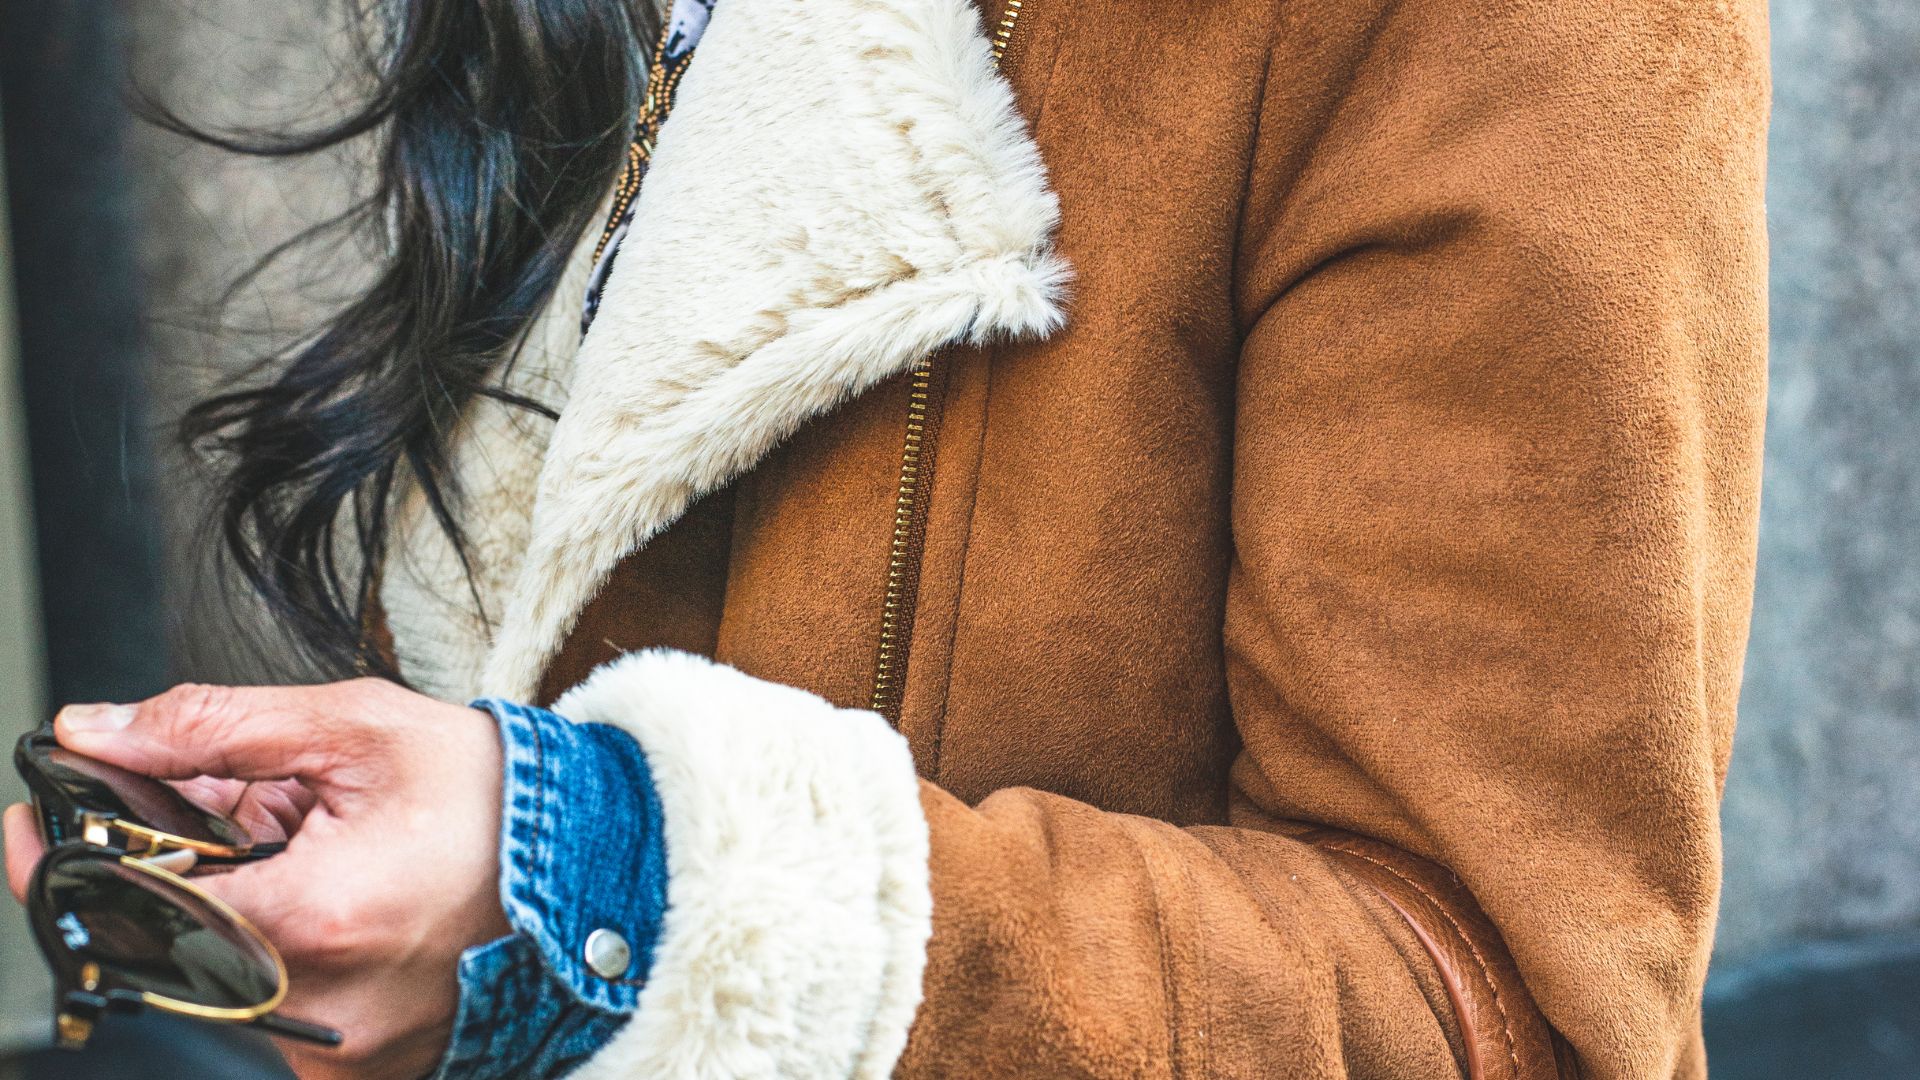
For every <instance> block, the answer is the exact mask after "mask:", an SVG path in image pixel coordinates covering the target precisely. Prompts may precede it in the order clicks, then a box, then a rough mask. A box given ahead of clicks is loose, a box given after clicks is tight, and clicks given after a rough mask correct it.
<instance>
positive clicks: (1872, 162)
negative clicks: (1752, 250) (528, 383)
mask: <svg viewBox="0 0 1920 1080" xmlns="http://www.w3.org/2000/svg"><path fill="white" fill-rule="evenodd" d="M335 11H336V7H335V5H332V4H328V3H325V2H323V0H139V2H138V3H134V2H132V0H121V2H120V3H118V4H115V3H107V2H100V0H0V104H4V110H5V111H4V118H5V123H6V125H7V127H6V166H7V169H8V170H9V172H10V173H11V176H12V186H13V193H12V221H13V232H14V243H13V262H14V268H13V273H14V274H15V275H16V276H17V277H18V280H19V286H18V292H19V297H20V302H19V305H18V306H19V320H18V321H19V324H20V325H19V335H18V336H19V345H20V350H19V352H20V357H21V366H20V368H19V371H20V376H21V377H20V385H19V387H14V386H12V385H11V384H10V383H9V382H8V381H7V380H8V379H9V378H10V377H11V373H12V371H13V365H12V364H0V394H4V395H6V396H7V397H9V398H10V399H11V400H9V401H7V402H4V403H0V404H4V407H0V511H4V512H3V513H0V678H5V679H6V680H7V684H8V685H9V686H10V687H15V688H18V689H17V690H16V692H15V694H14V703H15V709H16V722H15V726H18V724H19V723H24V722H26V720H27V719H28V718H29V717H30V716H32V715H36V714H35V712H34V709H33V707H32V706H31V704H30V703H32V702H34V701H35V700H37V698H36V694H37V693H38V691H37V689H36V687H37V685H38V682H39V681H40V675H39V666H38V657H39V656H40V655H41V652H40V650H41V649H42V648H43V647H44V649H45V654H46V655H47V656H48V657H49V658H50V664H49V665H48V667H47V669H46V671H47V674H46V676H45V684H46V686H47V690H48V698H49V700H51V701H52V702H53V703H55V704H57V703H59V702H62V701H68V700H81V699H89V700H92V699H99V698H105V697H120V696H125V695H128V694H137V693H144V692H149V691H151V690H153V689H157V688H158V687H159V686H160V685H163V684H164V683H165V682H166V681H168V680H171V679H176V678H184V677H193V678H201V679H215V680H220V679H229V680H238V679H244V678H247V677H248V676H249V675H253V674H256V673H257V672H258V671H260V670H261V668H260V663H259V661H260V656H259V655H258V650H259V648H260V646H259V645H258V642H260V641H261V640H263V635H262V633H261V632H260V628H258V627H257V626H256V627H255V629H254V630H253V631H251V632H247V633H236V632H235V630H234V620H235V619H238V620H240V621H241V622H243V623H245V622H247V621H248V620H249V619H251V618H253V617H252V616H251V615H250V613H249V612H248V611H246V610H245V607H244V604H238V605H237V610H236V604H235V603H234V602H229V601H227V600H223V599H221V598H219V590H217V589H216V588H214V587H213V583H212V582H211V581H210V579H209V576H208V574H207V571H206V568H205V563H204V561H203V560H204V554H205V551H206V549H207V547H208V545H207V544H205V543H204V542H203V539H202V530H203V528H204V522H203V521H201V520H199V518H198V517H197V516H196V515H197V513H198V505H199V504H198V503H197V501H196V500H195V499H194V497H193V494H194V492H195V490H196V486H197V484H198V483H199V481H198V479H197V478H196V477H194V476H193V475H192V474H191V472H190V471H188V470H184V469H182V468H181V467H180V463H179V459H178V458H177V457H175V456H172V455H171V452H170V451H169V450H167V448H166V447H165V445H164V441H163V440H162V439H161V438H160V436H159V434H158V429H159V422H160V421H161V420H163V419H166V418H169V417H171V416H173V415H175V414H176V413H177V411H178V409H179V407H180V405H181V403H183V402H185V401H187V400H190V399H191V398H193V397H195V396H196V395H198V394H200V393H202V392H203V391H204V390H205V389H206V387H207V386H208V385H210V382H211V380H213V379H214V378H217V377H219V376H221V375H223V374H225V373H229V372H232V371H233V370H235V369H236V366H237V365H238V364H240V363H241V362H243V361H244V360H245V359H246V358H247V357H249V356H251V355H254V354H255V353H256V352H257V351H258V350H260V349H261V348H263V347H267V346H269V345H270V344H271V343H272V342H274V341H277V340H285V337H286V335H288V334H290V333H293V332H295V331H297V329H298V328H299V327H300V326H302V325H303V324H304V323H305V321H306V319H308V318H309V317H310V316H311V315H312V313H313V312H315V311H317V310H322V309H323V308H324V306H325V305H326V304H327V303H328V301H329V300H330V299H333V298H337V297H339V296H341V295H344V294H345V293H346V292H348V291H350V289H351V287H352V285H353V283H354V281H355V277H354V274H355V270H354V267H355V266H356V265H357V264H359V262H360V261H361V260H360V259H359V258H358V255H357V253H355V252H353V251H350V250H345V251H334V252H330V253H326V254H324V255H318V256H309V257H308V258H306V259H303V260H300V261H298V262H297V263H295V264H293V265H289V266H287V267H284V268H283V269H282V271H281V272H279V273H276V274H274V275H271V276H269V277H268V278H267V279H266V280H265V281H264V282H262V283H261V285H260V286H258V287H257V288H255V289H252V290H249V291H248V292H247V293H246V294H244V295H242V296H241V297H240V298H239V299H238V301H237V302H236V303H235V304H234V305H233V306H232V307H231V308H229V309H227V310H226V311H225V312H224V313H223V314H222V315H221V319H222V321H223V323H224V326H223V327H221V328H220V329H219V330H218V331H216V330H215V328H214V327H213V326H212V320H213V318H214V315H215V313H214V311H213V310H212V309H211V308H210V307H209V304H208V302H209V300H210V299H212V298H214V297H215V296H217V294H218V293H219V291H220V290H221V288H222V287H223V286H224V285H225V284H226V282H228V281H229V280H230V279H232V277H233V276H234V275H235V274H237V273H238V272H239V271H240V270H241V269H243V268H244V267H245V266H246V265H247V264H248V263H249V262H250V261H251V260H252V259H253V258H254V257H255V256H256V255H257V254H259V253H260V252H262V251H264V250H265V249H266V248H267V247H268V246H270V245H271V244H272V243H274V242H276V241H278V240H280V239H283V238H285V237H287V236H288V235H290V234H291V233H293V232H294V231H296V230H297V229H299V228H301V227H303V226H305V225H308V224H311V223H313V222H315V221H318V220H320V219H321V218H323V217H324V216H326V215H327V214H328V213H330V212H332V211H333V210H334V209H337V208H338V207H340V206H341V205H343V204H344V201H345V200H346V199H347V197H348V196H349V194H350V193H351V189H352V186H353V181H352V176H353V175H354V168H353V163H352V162H350V161H346V160H341V159H334V160H323V161H308V162H302V163H298V164H294V165H284V164H283V165H262V164H260V163H257V162H247V161H237V160H234V159H231V158H225V157H221V156H219V155H215V154H211V153H209V152H206V151H203V150H199V149H195V148H191V147H188V146H185V145H183V144H182V143H181V142H180V141H179V140H177V139H173V138H169V137H164V136H161V135H158V134H156V133H154V132H152V131H149V130H144V129H141V128H138V127H137V126H135V125H133V124H132V123H131V122H129V121H128V120H127V119H126V116H125V111H124V109H123V107H122V106H121V104H120V102H119V100H118V98H117V97H116V94H117V92H118V87H119V85H121V83H122V82H124V80H125V78H126V76H127V75H128V74H131V75H132V76H133V78H134V80H135V81H136V82H137V83H139V84H141V85H144V86H146V87H148V88H150V89H152V90H154V91H155V92H156V93H158V94H159V95H160V96H161V97H163V98H164V99H166V100H168V101H170V102H174V103H177V104H179V105H180V106H182V107H183V108H184V109H185V110H186V111H187V112H188V113H190V114H192V115H193V116H194V117H195V118H197V119H212V120H224V121H247V120H255V121H260V120H266V119H275V120H284V119H286V118H288V117H290V116H292V117H301V116H318V115H323V114H324V113H325V110H326V108H327V106H328V105H329V104H330V103H332V102H335V101H337V100H338V97H337V95H336V90H335V82H334V80H333V72H334V71H335V70H336V69H337V64H338V62H339V61H340V59H341V57H340V49H339V48H338V45H337V43H338V42H339V41H340V40H341V37H340V35H339V34H338V33H337V32H336V31H337V29H338V28H337V26H336V25H335V24H336V23H337V16H336V14H334V12H335ZM1773 14H1774V70H1775V114H1774V126H1773V135H1772V146H1771V154H1772V158H1771V187H1770V192H1769V199H1768V204H1769V218H1770V221H1771V225H1772V232H1773V244H1774V256H1773V259H1774V261H1773V268H1774V269H1773V303H1774V308H1773V359H1772V392H1771V395H1772V401H1771V414H1770V418H1769V427H1768V433H1767V471H1766V488H1765V498H1764V510H1763V515H1762V536H1761V556H1760V580H1759V595H1758V601H1757V604H1756V614H1755V617H1754V625H1753V644H1752V649H1751V652H1750V654H1749V656H1748V661H1747V678H1746V688H1745V692H1744V696H1743V700H1742V711H1741V727H1740V733H1739V737H1738V740H1737V745H1736V749H1735V754H1734V764H1733V771H1732V775H1731V778H1730V779H1729V781H1728V786H1727V800H1726V810H1725V824H1726V836H1727V863H1726V892H1725V898H1724V905H1723V916H1722V922H1721V930H1720V937H1719V940H1718V945H1717V949H1716V960H1715V969H1714V976H1713V982H1712V985H1711V986H1710V987H1709V992H1708V1003H1707V1004H1708V1016H1709V1043H1710V1048H1711V1052H1712V1060H1713V1064H1714V1072H1715V1075H1716V1076H1717V1077H1721V1078H1742V1077H1829V1076H1831V1077H1849V1078H1872V1077H1896V1076H1897V1077H1915V1076H1920V779H1916V773H1917V772H1920V675H1917V674H1916V668H1917V665H1916V659H1920V4H1916V3H1915V2H1914V0H1775V3H1774V4H1773ZM0 224H4V221H0ZM6 250H7V247H6V244H5V241H4V230H0V281H3V280H4V275H5V270H4V267H5V262H6V260H5V258H4V254H5V252H6ZM4 296H5V289H4V288H0V298H3V297H4ZM269 298H271V301H272V302H271V303H269ZM5 315H6V305H5V304H4V302H0V360H5V358H6V356H7V350H8V348H9V343H8V341H7V339H8V338H9V336H10V335H9V334H8V332H7V324H6V318H5ZM103 392H104V393H105V400H109V401H114V402H118V403H119V405H120V407H119V408H117V409H110V410H106V411H104V412H103V411H101V410H100V409H99V408H98V402H99V401H100V400H103V398H102V394H103ZM83 403H87V405H86V408H85V409H82V408H81V406H82V404H83ZM23 420H24V430H25V433H26V437H27V440H28V442H29V443H30V445H31V465H32V469H31V478H32V488H33V492H34V496H35V498H34V501H33V507H34V513H35V514H36V515H37V529H36V531H37V535H38V542H39V554H38V556H37V558H38V566H39V571H40V572H39V575H38V578H39V580H40V582H41V583H42V584H41V586H40V588H41V589H42V591H43V592H44V593H45V603H44V611H42V610H38V609H36V608H35V607H34V599H33V597H34V589H35V587H36V586H35V584H34V582H33V580H32V575H28V576H26V577H24V578H23V575H22V572H21V571H22V569H23V568H25V567H28V566H30V565H33V563H34V559H35V555H34V554H33V546H32V544H31V543H29V542H28V540H27V537H28V532H27V525H26V517H25V516H24V513H23V512H24V510H25V502H24V500H22V499H20V498H19V497H18V493H17V491H16V489H15V488H12V487H9V486H8V485H9V484H18V483H20V482H22V478H23V477H25V476H26V475H27V474H26V471H25V463H23V462H22V461H21V460H20V457H19V453H18V446H19V437H18V431H17V429H20V428H22V426H23V424H22V421H23ZM269 637H270V635H269ZM42 638H44V646H43V645H42V644H41V640H40V639H42ZM236 642H247V643H249V644H247V645H246V646H245V647H236V645H235V643H236ZM269 648H270V647H269ZM6 903H8V902H6V901H0V905H3V904H6ZM18 923H19V920H18V918H17V913H16V914H14V915H6V914H4V912H0V1046H5V1047H8V1048H15V1049H17V1048H19V1047H21V1046H24V1045H27V1044H29V1043H32V1042H33V1041H35V1040H38V1039H43V1038H44V1034H45V1029H46V1023H47V1021H46V1017H45V1013H44V1011H43V1006H42V1004H41V1001H40V998H39V995H40V994H42V993H43V992H44V991H43V989H42V987H41V983H40V975H39V963H38V959H37V957H34V956H33V955H31V953H30V950H29V949H28V948H27V947H26V946H25V945H24V942H23V940H22V939H21V937H20V934H19V933H18V930H19V926H18ZM245 1060H246V1062H248V1063H247V1064H246V1065H245V1069H246V1070H248V1071H242V1072H239V1073H236V1075H256V1076H257V1075H260V1073H259V1069H261V1068H263V1066H260V1065H259V1064H258V1059H255V1058H249V1059H245ZM169 1067H171V1066H161V1065H156V1064H155V1063H154V1062H153V1061H152V1060H151V1059H149V1060H148V1061H146V1062H145V1063H144V1065H143V1066H142V1067H141V1069H140V1070H139V1071H135V1072H127V1073H125V1074H124V1075H128V1076H133V1075H138V1076H142V1077H155V1076H161V1075H167V1073H166V1068H169ZM7 1068H9V1066H6V1065H0V1080H11V1078H9V1077H7V1076H6V1073H5V1070H6V1069H7ZM27 1068H28V1074H29V1075H32V1076H36V1077H54V1076H67V1075H74V1076H80V1075H85V1076H98V1077H108V1076H118V1075H123V1074H121V1073H113V1072H110V1071H100V1070H101V1069H103V1068H106V1067H105V1066H98V1067H96V1068H95V1069H94V1070H93V1071H85V1070H82V1071H74V1070H75V1065H74V1064H73V1063H72V1062H67V1063H65V1064H61V1063H59V1062H54V1063H48V1062H46V1061H44V1060H39V1061H37V1062H36V1063H34V1064H32V1065H30V1066H28V1067H27ZM180 1068H182V1069H183V1070H185V1071H183V1072H181V1073H180V1074H179V1075H194V1076H211V1075H212V1074H211V1073H209V1072H206V1071H204V1068H203V1067H202V1066H191V1067H189V1066H186V1065H182V1066H180ZM155 1069H159V1070H160V1071H158V1072H156V1071H154V1070H155Z"/></svg>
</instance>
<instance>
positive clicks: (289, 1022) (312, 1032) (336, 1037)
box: [250, 1013, 340, 1046]
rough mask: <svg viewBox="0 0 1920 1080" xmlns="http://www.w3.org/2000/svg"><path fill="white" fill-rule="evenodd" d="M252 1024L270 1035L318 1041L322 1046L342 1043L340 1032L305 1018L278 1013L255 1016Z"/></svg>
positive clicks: (312, 1041) (311, 1041)
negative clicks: (299, 1018) (308, 1021)
mask: <svg viewBox="0 0 1920 1080" xmlns="http://www.w3.org/2000/svg"><path fill="white" fill-rule="evenodd" d="M250 1024H251V1026H253V1027H257V1028H259V1029H260V1030H262V1031H265V1032H267V1033H268V1034H270V1035H279V1036H281V1037H282V1038H287V1039H299V1040H300V1041H301V1042H310V1043H318V1044H320V1045H321V1046H339V1045H340V1033H339V1032H337V1031H335V1030H333V1029H332V1028H330V1027H321V1026H320V1025H319V1024H309V1023H307V1022H306V1021H305V1020H295V1019H293V1018H292V1017H290V1016H281V1015H279V1014H278V1013H268V1014H266V1015H265V1016H260V1017H255V1018H254V1019H253V1020H252V1021H251V1022H250Z"/></svg>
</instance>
